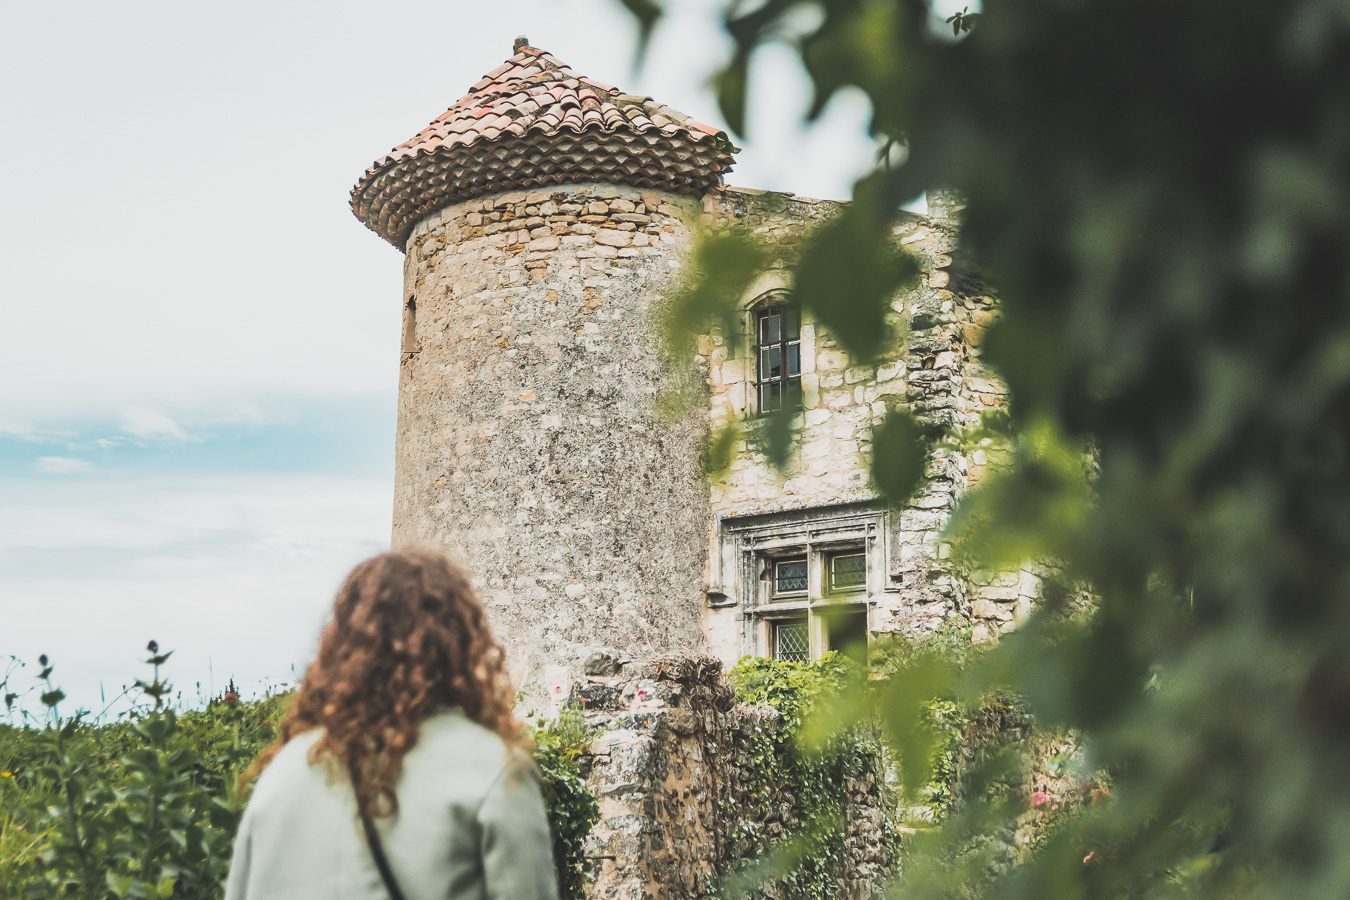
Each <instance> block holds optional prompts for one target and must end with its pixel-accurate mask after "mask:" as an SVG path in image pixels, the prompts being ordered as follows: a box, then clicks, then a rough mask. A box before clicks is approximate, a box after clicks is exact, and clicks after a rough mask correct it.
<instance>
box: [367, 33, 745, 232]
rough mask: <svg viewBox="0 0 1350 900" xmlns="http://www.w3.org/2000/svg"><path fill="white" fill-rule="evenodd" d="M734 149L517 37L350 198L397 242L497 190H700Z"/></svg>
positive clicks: (716, 179) (723, 138)
mask: <svg viewBox="0 0 1350 900" xmlns="http://www.w3.org/2000/svg"><path fill="white" fill-rule="evenodd" d="M735 151H736V148H735V147H733V146H732V145H731V141H730V140H729V139H728V138H727V135H726V133H725V132H722V131H718V130H717V129H715V128H711V127H709V126H707V125H703V124H701V123H699V122H695V121H694V120H693V119H691V118H689V117H688V116H686V115H684V114H683V113H679V112H676V111H675V110H673V109H670V108H669V107H666V106H661V105H660V104H657V103H653V102H652V100H651V98H650V97H635V96H632V95H629V94H625V93H623V92H622V91H620V90H618V89H617V88H615V87H612V86H610V85H608V84H602V83H601V82H598V81H592V80H591V79H589V78H583V77H580V76H577V75H573V74H572V72H571V70H570V69H568V67H567V66H566V65H565V64H564V63H562V62H561V61H559V60H558V59H556V58H555V57H553V56H552V55H550V54H548V53H545V52H544V51H543V50H540V49H538V48H536V47H531V46H528V45H527V44H525V43H524V42H523V40H517V42H516V52H515V55H514V56H512V57H511V58H510V59H508V60H507V61H506V62H505V63H504V64H503V65H501V66H499V67H497V68H496V69H493V70H492V71H491V72H489V73H488V74H487V75H485V76H484V77H483V79H482V80H481V81H479V82H478V83H477V84H475V85H474V86H473V87H472V88H470V89H469V93H468V94H467V95H466V96H465V97H463V98H462V99H461V100H460V101H459V102H458V103H456V104H455V105H454V106H452V107H450V108H449V109H448V110H446V111H445V113H444V114H443V115H441V116H440V117H438V118H437V119H436V120H435V121H433V122H432V123H431V124H430V125H428V126H427V127H426V128H424V129H422V130H421V131H420V132H418V134H417V135H416V136H415V137H413V138H412V139H411V140H409V141H407V142H405V143H403V144H400V145H399V146H397V147H395V148H394V149H393V150H392V151H390V152H389V155H388V156H385V157H384V158H382V159H380V160H378V161H377V162H376V163H375V164H374V165H372V166H371V167H370V168H369V169H367V170H366V173H365V175H363V176H362V177H361V180H360V181H358V182H357V183H356V187H354V188H352V196H351V207H352V212H354V213H356V217H357V218H358V219H360V220H361V221H362V222H364V223H365V224H366V226H367V227H368V228H370V229H372V230H373V231H375V232H376V233H377V234H379V235H380V236H381V237H383V238H384V239H385V240H387V241H389V242H390V243H391V244H393V245H394V246H396V247H398V248H399V249H400V250H401V249H403V246H404V244H405V243H406V242H407V239H408V234H409V232H411V231H412V228H413V226H414V225H416V224H417V222H419V221H420V220H421V219H422V218H423V217H425V216H427V215H428V214H430V213H433V212H435V211H436V210H438V209H443V208H444V207H446V206H449V205H450V204H452V203H458V202H460V201H462V200H467V199H470V198H472V197H478V196H481V195H483V194H489V193H493V192H496V191H504V190H517V189H525V188H535V187H541V186H544V185H552V184H563V183H567V182H597V181H598V182H604V183H608V184H631V185H636V186H638V187H649V188H658V189H660V190H666V191H672V192H675V193H682V194H695V195H697V194H702V193H703V192H704V191H706V190H708V189H709V188H711V187H714V186H716V185H718V184H720V183H721V181H722V173H723V172H726V171H727V170H728V169H730V168H731V163H732V154H733V153H734V152H735Z"/></svg>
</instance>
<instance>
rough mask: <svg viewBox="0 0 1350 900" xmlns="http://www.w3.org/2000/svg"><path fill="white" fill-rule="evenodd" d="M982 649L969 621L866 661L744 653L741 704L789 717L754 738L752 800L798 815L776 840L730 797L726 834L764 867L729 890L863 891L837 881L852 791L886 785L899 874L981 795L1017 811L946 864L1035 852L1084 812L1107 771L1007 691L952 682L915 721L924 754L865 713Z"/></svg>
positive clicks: (890, 841) (889, 837)
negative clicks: (785, 806) (905, 746)
mask: <svg viewBox="0 0 1350 900" xmlns="http://www.w3.org/2000/svg"><path fill="white" fill-rule="evenodd" d="M986 652H987V651H986V650H984V649H982V648H980V647H977V646H975V645H973V644H972V643H971V636H970V630H969V629H968V628H965V627H961V626H948V627H944V628H940V629H938V630H937V631H935V632H934V633H932V634H930V635H926V636H924V637H922V638H915V637H908V636H904V635H896V636H894V637H893V638H892V639H890V640H887V641H885V642H883V643H880V644H879V645H877V647H875V648H874V653H873V659H872V661H871V664H870V665H869V666H867V667H863V666H860V665H858V664H857V663H854V662H852V661H850V660H848V659H846V658H844V657H842V656H839V655H838V654H833V653H831V654H827V655H826V656H825V657H824V658H823V659H821V660H819V661H817V662H814V663H797V662H783V661H777V660H773V659H765V658H746V659H743V660H741V662H740V663H738V664H737V666H736V667H735V668H734V669H732V671H731V673H730V676H729V677H730V680H731V682H732V684H733V686H734V687H735V690H736V697H737V700H738V701H739V702H741V703H745V704H747V705H751V706H767V707H771V708H772V709H774V710H775V711H776V712H777V713H778V715H779V721H778V723H777V727H773V728H762V729H756V731H755V733H754V736H753V738H752V739H751V741H750V746H749V748H748V755H749V759H748V760H746V761H745V763H744V765H742V767H741V771H740V775H741V776H742V777H745V778H748V779H749V781H748V783H747V784H746V785H745V788H744V789H745V791H746V793H747V795H748V796H751V797H754V796H760V795H764V796H771V797H779V796H782V797H787V798H791V803H792V806H793V807H794V809H795V811H796V814H795V817H793V818H790V819H789V820H788V821H786V822H784V823H782V824H783V826H784V827H783V830H782V833H781V834H774V835H773V836H772V839H770V837H769V835H767V834H766V832H765V828H766V823H765V822H764V821H763V815H764V813H765V810H762V809H757V808H753V807H752V806H750V805H740V803H739V801H738V798H733V802H737V804H738V808H737V809H735V810H732V811H731V813H732V814H731V815H729V816H727V817H726V818H727V820H728V821H731V822H734V823H735V824H734V827H733V828H732V829H731V831H732V833H731V835H729V836H730V837H731V838H732V839H741V840H744V841H747V842H748V844H749V845H750V848H751V850H750V852H746V853H743V855H744V856H748V857H758V863H757V864H755V865H752V866H750V867H748V868H746V869H745V870H743V871H741V872H738V873H735V877H733V878H732V879H731V881H730V882H729V884H728V887H729V889H730V893H732V894H733V895H735V894H737V893H740V892H749V893H752V894H753V893H754V892H755V891H758V890H762V889H763V887H764V883H765V882H771V883H772V884H773V885H775V889H777V890H781V891H782V895H783V896H786V897H793V898H798V897H800V898H831V897H837V896H840V895H841V891H843V892H847V891H851V890H856V889H857V885H856V884H855V885H853V886H852V887H847V888H845V887H844V886H843V885H844V883H845V882H843V881H841V876H843V875H844V874H845V873H847V872H849V870H848V868H847V866H846V859H845V857H846V853H847V839H846V835H847V834H848V831H849V825H850V822H849V816H850V815H851V814H854V812H855V810H851V809H850V803H851V802H853V803H856V801H857V800H858V797H857V796H852V797H850V793H851V792H856V791H858V790H859V789H860V788H863V787H864V786H867V788H868V789H875V790H877V791H878V792H879V795H880V796H879V797H878V798H877V799H878V800H879V801H880V804H881V807H882V808H883V809H884V810H885V813H886V818H885V822H884V824H883V825H882V826H881V829H882V831H883V832H884V835H885V841H886V845H887V846H886V848H885V851H884V856H885V858H886V859H887V862H888V864H889V866H890V867H891V868H892V870H895V871H903V870H904V869H905V867H906V866H907V865H910V864H911V863H912V862H913V860H914V854H915V849H916V844H917V846H919V847H922V845H923V844H924V840H925V836H926V835H931V834H934V833H936V832H937V831H938V830H939V829H940V827H941V826H942V824H943V823H944V821H945V820H946V819H947V818H948V817H949V816H951V815H956V814H958V812H959V811H960V810H961V809H962V808H963V807H964V806H966V805H968V804H969V802H970V800H971V798H972V797H978V799H979V802H981V803H991V802H996V803H999V804H1003V805H1005V806H1007V807H1008V808H1009V809H1010V810H1012V809H1015V811H1016V814H1015V815H1012V816H1010V817H1009V819H1008V821H1007V823H1006V825H1005V826H1004V827H1002V828H999V829H992V830H990V831H988V832H987V833H983V834H976V833H970V834H967V835H966V836H965V837H964V839H963V840H961V841H956V842H953V843H952V844H951V845H950V846H948V847H947V848H946V849H945V851H944V853H945V855H946V858H947V861H948V864H950V865H958V866H973V865H975V864H976V863H977V862H978V864H979V865H980V866H982V867H983V868H984V870H985V872H986V873H988V874H989V875H993V874H996V873H998V872H1001V871H1003V870H1006V869H1008V868H1010V867H1012V866H1014V865H1015V864H1016V863H1017V862H1019V861H1020V860H1021V859H1023V858H1024V857H1026V856H1027V854H1028V852H1029V850H1030V849H1031V848H1032V847H1034V846H1035V845H1037V844H1039V843H1040V842H1042V841H1044V840H1045V839H1047V837H1048V836H1049V835H1050V834H1051V833H1053V830H1054V828H1056V827H1058V826H1059V825H1060V824H1061V823H1062V822H1064V821H1066V820H1067V819H1069V818H1071V817H1072V816H1073V815H1074V814H1076V812H1077V811H1078V810H1079V809H1080V808H1081V807H1082V806H1083V798H1091V797H1100V796H1101V794H1100V793H1098V794H1093V791H1094V790H1099V786H1100V784H1101V777H1102V776H1101V773H1093V774H1089V773H1087V772H1086V771H1085V770H1084V768H1083V765H1082V760H1081V756H1080V754H1079V753H1078V747H1077V743H1076V741H1075V739H1074V738H1073V736H1071V735H1066V734H1062V733H1055V732H1046V731H1043V730H1040V729H1037V728H1036V727H1035V723H1034V722H1033V721H1032V719H1031V718H1030V716H1029V715H1028V714H1027V712H1026V711H1025V709H1024V708H1023V707H1022V705H1021V704H1020V703H1019V702H1018V701H1017V700H1016V698H1014V697H1012V696H1010V695H1008V694H1006V693H1003V692H999V691H994V692H990V693H986V694H982V695H963V694H962V693H961V692H960V691H959V690H957V689H955V687H953V689H952V690H951V691H948V692H946V693H943V694H941V695H940V696H935V697H931V698H929V699H928V701H927V702H926V704H925V706H924V709H923V711H922V714H921V715H920V717H919V718H920V721H919V727H921V728H922V729H923V730H924V732H925V733H926V736H927V738H928V739H929V740H928V741H927V742H926V743H925V744H924V745H923V746H924V747H925V749H924V751H923V752H924V754H925V755H923V756H921V757H919V758H914V757H912V756H911V757H910V758H908V759H906V758H904V757H902V756H900V755H899V754H897V753H895V752H894V747H895V743H894V742H892V741H887V740H886V736H885V733H884V731H883V726H884V725H885V724H886V723H885V722H884V721H883V720H882V719H881V718H880V717H877V716H874V715H872V714H870V713H865V712H862V711H861V710H863V709H864V708H867V707H872V706H873V705H874V704H875V703H876V701H877V698H879V697H880V698H884V697H885V696H887V695H888V694H889V693H890V692H891V691H893V690H894V689H895V688H894V685H893V684H892V681H893V680H895V679H904V678H906V677H908V675H909V673H912V672H914V671H917V670H918V667H922V666H939V667H943V668H945V669H948V670H950V671H951V672H953V673H959V672H962V671H968V670H969V668H970V667H972V666H974V665H975V664H976V663H977V661H978V660H979V659H981V658H982V657H983V656H984V655H985V653H986ZM875 779H880V783H878V782H876V781H875ZM874 785H875V788H873V786H874ZM906 785H908V787H905V786H906ZM768 827H772V825H769V826H768ZM855 837H856V836H855ZM850 874H851V876H852V877H854V878H856V874H857V873H856V872H852V873H850ZM986 880H987V879H986Z"/></svg>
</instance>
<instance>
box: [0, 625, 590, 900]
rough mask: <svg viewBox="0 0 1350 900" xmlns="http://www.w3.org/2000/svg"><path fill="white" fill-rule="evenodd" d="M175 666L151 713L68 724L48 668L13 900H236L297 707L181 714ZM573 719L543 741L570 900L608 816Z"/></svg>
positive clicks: (16, 733)
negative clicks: (248, 836)
mask: <svg viewBox="0 0 1350 900" xmlns="http://www.w3.org/2000/svg"><path fill="white" fill-rule="evenodd" d="M169 655H170V654H168V653H160V652H159V650H158V648H157V647H156V646H155V645H154V644H153V642H152V644H151V647H150V658H149V659H148V660H147V663H148V664H149V665H151V666H152V667H153V671H154V675H153V676H152V678H151V680H150V681H148V682H147V681H138V682H137V683H136V692H137V695H138V697H139V698H140V700H141V702H140V703H139V705H137V706H135V707H133V709H132V711H131V712H129V713H128V714H127V715H126V716H125V718H124V719H123V720H122V721H116V722H107V723H100V722H97V721H93V720H91V719H90V718H89V717H88V716H87V715H86V714H84V713H76V714H75V715H72V716H69V717H62V716H61V715H60V712H59V709H60V706H61V703H62V701H63V700H64V699H65V698H64V695H63V694H62V693H61V691H60V690H58V689H56V688H55V687H54V686H53V685H52V683H51V676H52V666H51V665H50V664H49V661H48V660H47V659H46V657H43V658H42V660H41V665H42V671H41V674H40V675H39V678H40V679H41V680H42V682H43V685H44V686H45V691H43V693H42V697H41V699H42V703H43V706H44V708H45V709H46V711H47V713H46V716H47V720H46V722H45V723H44V724H42V725H41V726H40V727H14V726H13V725H5V724H0V900H21V898H50V897H74V898H81V900H109V898H138V900H139V898H173V897H179V898H193V900H213V898H218V897H220V896H222V895H223V891H224V882H225V878H226V876H227V874H228V870H229V864H230V857H231V852H232V848H233V843H234V836H235V832H236V830H237V828H238V824H239V818H240V816H241V814H242V812H243V806H244V801H245V798H244V797H242V796H241V795H240V793H239V790H238V784H239V776H240V775H241V774H242V773H243V771H244V769H246V768H247V767H248V765H249V764H250V763H251V762H252V761H253V760H254V759H255V758H256V757H257V755H258V754H259V752H261V751H262V750H263V749H264V748H266V747H267V746H268V745H269V744H271V742H272V741H273V739H274V737H275V734H276V731H275V728H274V723H277V722H280V721H281V719H282V717H283V716H284V715H285V713H286V705H287V703H288V702H289V699H290V695H289V694H288V693H287V694H275V695H269V696H266V697H263V698H260V699H255V700H242V699H240V698H239V694H238V691H237V689H235V687H234V685H233V684H232V683H231V685H230V686H229V687H228V688H227V689H226V690H225V691H223V692H221V694H220V695H219V696H217V697H214V698H211V699H210V700H209V701H208V702H207V704H206V706H205V708H203V709H199V710H186V711H177V710H174V709H172V708H170V707H169V706H168V705H167V703H166V702H165V700H164V698H165V697H166V696H168V694H169V685H168V684H167V682H165V681H163V680H162V679H161V678H160V675H159V667H160V666H161V665H163V664H164V663H165V662H166V661H167V660H168V658H169ZM4 686H5V685H4V683H3V682H0V688H3V687H4ZM7 696H8V697H9V704H7V705H9V706H11V707H12V706H13V703H14V700H15V699H17V698H16V696H15V695H14V694H7ZM28 718H31V717H28ZM574 718H575V717H574V716H571V715H568V714H565V715H564V717H562V718H560V720H559V722H558V723H555V724H553V725H549V726H545V727H541V728H538V729H536V730H535V732H534V739H535V744H536V747H537V755H536V758H537V760H538V763H539V768H540V773H541V776H542V780H543V788H544V796H545V800H546V802H547V804H548V812H549V821H550V824H551V825H552V827H553V832H554V847H555V857H556V859H557V862H558V870H559V881H560V884H561V886H562V889H563V897H564V898H567V900H575V898H580V897H581V896H583V894H582V886H583V884H584V878H585V876H586V874H587V866H586V862H587V861H586V859H585V856H584V850H583V844H584V842H585V839H586V836H587V835H588V834H589V833H590V829H591V826H592V825H593V824H594V822H595V820H596V819H597V818H598V815H599V811H598V807H597V805H596V802H595V798H594V796H593V795H591V793H590V791H589V789H588V788H587V787H586V784H585V781H584V780H582V778H581V777H580V774H579V773H578V770H577V766H576V761H575V760H576V756H577V754H578V753H579V752H580V750H581V749H582V746H583V745H584V723H583V725H582V728H581V730H580V731H579V730H578V729H577V728H576V727H573V726H574V725H575V722H573V719H574Z"/></svg>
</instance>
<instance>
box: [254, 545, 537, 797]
mask: <svg viewBox="0 0 1350 900" xmlns="http://www.w3.org/2000/svg"><path fill="white" fill-rule="evenodd" d="M504 659H505V657H504V654H503V653H502V648H501V645H500V644H498V643H497V641H496V639H495V638H493V636H492V632H491V631H490V630H489V629H488V624H487V617H486V615H485V613H484V610H483V605H482V604H481V603H480V602H479V601H478V598H477V597H476V596H475V595H474V592H473V588H472V587H471V586H470V585H469V579H468V577H467V576H466V575H465V574H464V572H462V571H461V570H460V569H459V568H457V567H456V566H454V565H452V564H451V563H450V562H449V561H448V560H447V559H446V558H445V557H444V556H441V555H439V554H436V553H430V552H425V551H403V552H397V553H385V554H382V555H380V556H376V557H374V558H372V559H368V560H366V561H365V562H363V563H361V564H360V565H359V566H357V567H356V568H355V569H353V570H352V573H351V574H350V575H348V576H347V580H346V582H345V583H344V584H343V585H342V588H341V590H339V591H338V595H337V601H336V602H335V603H334V605H333V619H332V621H331V622H329V623H328V625H327V627H326V628H324V631H323V636H322V638H320V641H319V655H318V657H317V658H316V659H315V660H314V662H313V663H311V664H310V666H309V668H308V669H307V670H306V671H305V677H304V680H303V681H302V682H301V684H300V688H299V690H298V691H296V694H295V697H294V698H293V699H292V700H291V706H290V710H289V712H288V713H287V714H286V718H285V721H283V722H282V725H281V731H280V733H279V734H278V736H277V740H276V742H275V743H274V744H273V745H272V746H271V747H269V748H268V749H267V750H265V751H263V753H262V754H261V755H260V756H259V757H258V759H257V761H256V762H254V764H253V765H252V766H251V767H250V768H249V770H248V772H246V773H245V775H244V778H245V781H246V783H247V782H251V781H252V780H253V779H254V778H256V777H257V776H258V775H259V774H260V773H261V772H262V770H263V769H265V768H266V767H267V765H268V763H270V762H271V761H272V759H273V757H275V756H276V754H277V753H278V752H279V751H280V750H281V748H282V747H284V746H285V745H286V744H287V742H289V741H290V740H291V739H292V738H294V737H295V736H297V735H299V734H303V733H305V732H307V731H311V730H313V729H316V728H321V729H323V735H322V736H321V737H320V738H319V740H318V741H317V742H316V743H315V744H314V747H313V748H312V749H311V750H310V753H309V761H310V763H311V764H318V763H320V762H321V761H323V762H328V763H329V764H332V765H335V766H336V767H338V768H339V769H342V770H346V771H347V772H350V773H351V778H352V785H353V787H354V788H355V791H356V798H357V802H358V803H359V804H360V809H361V811H362V812H363V813H364V814H365V815H367V816H371V817H375V816H382V815H391V814H393V813H394V812H395V811H396V810H397V809H398V797H397V795H396V794H395V790H394V789H395V787H396V786H397V784H398V777H399V773H400V772H401V771H402V768H403V757H404V755H405V754H406V753H407V752H408V751H409V750H411V749H412V747H413V745H414V744H415V743H416V742H417V735H418V731H419V729H420V728H421V725H422V722H423V721H425V720H426V718H427V717H428V716H429V715H431V713H432V712H433V711H435V710H436V709H438V708H441V707H447V706H458V707H459V708H460V709H461V710H463V711H464V714H465V715H466V716H467V717H468V718H469V719H471V720H472V721H474V722H477V723H478V724H479V725H482V726H483V727H484V728H487V729H489V730H490V731H493V732H496V733H497V734H498V735H499V736H500V737H501V738H502V740H503V741H505V742H506V744H507V746H508V747H515V746H518V745H520V744H521V743H522V740H523V739H522V734H521V728H520V724H519V722H518V721H517V720H516V718H515V716H514V715H513V713H512V711H511V706H512V701H513V700H514V694H515V692H514V689H513V687H512V685H511V683H510V680H509V678H508V676H507V673H506V665H505V662H504Z"/></svg>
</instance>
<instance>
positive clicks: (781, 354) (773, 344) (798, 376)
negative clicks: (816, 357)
mask: <svg viewBox="0 0 1350 900" xmlns="http://www.w3.org/2000/svg"><path fill="white" fill-rule="evenodd" d="M757 326H758V330H757V335H758V339H759V340H758V344H757V347H758V354H759V361H758V363H757V369H756V378H755V384H756V386H757V387H758V389H759V411H760V412H761V413H767V412H773V411H774V410H775V409H778V408H780V407H782V406H783V405H784V404H788V403H793V404H795V403H797V402H799V400H800V396H801V389H802V358H801V357H802V328H801V314H800V313H799V312H797V311H796V310H793V309H787V308H785V307H774V308H772V309H767V310H764V311H763V312H761V313H760V314H759V316H758V320H757Z"/></svg>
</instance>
